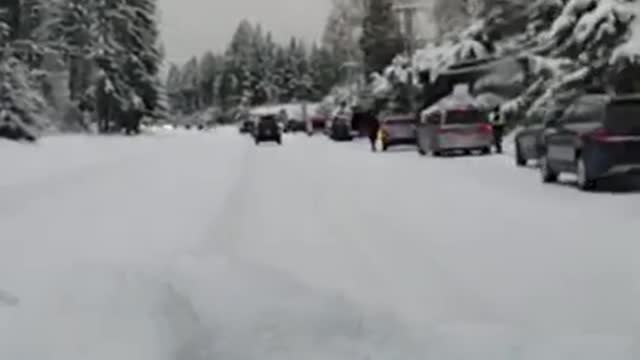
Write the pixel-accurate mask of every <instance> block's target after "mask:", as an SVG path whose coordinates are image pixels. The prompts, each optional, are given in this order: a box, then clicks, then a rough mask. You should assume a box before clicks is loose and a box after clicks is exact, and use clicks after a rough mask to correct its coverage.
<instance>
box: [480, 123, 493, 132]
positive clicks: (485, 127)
mask: <svg viewBox="0 0 640 360" xmlns="http://www.w3.org/2000/svg"><path fill="white" fill-rule="evenodd" d="M480 132H482V133H485V134H490V133H493V126H491V124H482V125H480Z"/></svg>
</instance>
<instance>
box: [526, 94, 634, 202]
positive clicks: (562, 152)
mask: <svg viewBox="0 0 640 360" xmlns="http://www.w3.org/2000/svg"><path fill="white" fill-rule="evenodd" d="M536 120H537V119H530V121H529V123H528V124H527V125H525V127H524V129H522V130H521V131H519V132H518V133H517V135H516V138H515V161H516V164H517V165H518V166H525V165H527V163H528V162H529V161H531V160H537V161H538V163H539V167H540V174H541V178H542V181H543V182H545V183H551V182H555V181H557V180H558V177H559V175H560V174H561V173H573V174H575V175H576V177H577V184H578V187H579V188H580V189H583V190H592V189H595V188H596V187H597V186H598V182H599V181H601V180H603V179H606V178H610V177H614V176H625V175H635V174H638V173H640V96H638V95H628V96H609V95H604V94H587V95H583V96H580V97H577V98H576V99H573V100H572V101H569V102H568V103H561V104H554V105H553V106H550V108H549V109H548V111H547V112H546V114H544V116H543V119H542V121H536Z"/></svg>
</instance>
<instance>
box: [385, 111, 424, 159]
mask: <svg viewBox="0 0 640 360" xmlns="http://www.w3.org/2000/svg"><path fill="white" fill-rule="evenodd" d="M416 123H417V121H416V117H415V116H414V115H410V114H409V115H390V116H386V117H384V118H383V119H382V121H381V124H380V132H379V139H380V143H381V144H382V151H387V150H388V149H389V147H391V146H396V145H416V143H417V134H416Z"/></svg>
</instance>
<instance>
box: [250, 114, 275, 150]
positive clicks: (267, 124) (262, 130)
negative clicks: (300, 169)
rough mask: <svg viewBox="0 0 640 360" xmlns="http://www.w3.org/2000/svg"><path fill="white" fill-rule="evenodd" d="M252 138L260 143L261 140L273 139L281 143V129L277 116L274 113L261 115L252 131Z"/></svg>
mask: <svg viewBox="0 0 640 360" xmlns="http://www.w3.org/2000/svg"><path fill="white" fill-rule="evenodd" d="M253 138H254V139H255V141H256V144H260V142H262V141H275V142H277V143H278V144H282V131H281V129H280V124H279V123H278V118H277V117H276V116H275V115H264V116H261V117H260V118H259V119H258V123H257V125H256V128H255V129H254V131H253Z"/></svg>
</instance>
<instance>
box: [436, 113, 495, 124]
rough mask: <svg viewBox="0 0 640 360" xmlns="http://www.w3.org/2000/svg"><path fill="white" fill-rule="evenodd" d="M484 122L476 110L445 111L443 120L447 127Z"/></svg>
mask: <svg viewBox="0 0 640 360" xmlns="http://www.w3.org/2000/svg"><path fill="white" fill-rule="evenodd" d="M484 121H485V119H484V117H483V116H482V113H481V112H480V111H478V110H451V111H447V116H446V118H445V123H446V124H448V125H458V124H477V123H480V122H484Z"/></svg>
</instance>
